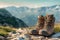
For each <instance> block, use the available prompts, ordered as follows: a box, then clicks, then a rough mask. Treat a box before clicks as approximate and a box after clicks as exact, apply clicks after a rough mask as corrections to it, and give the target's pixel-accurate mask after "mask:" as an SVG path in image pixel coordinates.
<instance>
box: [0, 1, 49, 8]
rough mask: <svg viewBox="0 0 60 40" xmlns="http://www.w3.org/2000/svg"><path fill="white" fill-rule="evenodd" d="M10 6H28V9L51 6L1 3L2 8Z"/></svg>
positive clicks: (44, 4)
mask: <svg viewBox="0 0 60 40" xmlns="http://www.w3.org/2000/svg"><path fill="white" fill-rule="evenodd" d="M8 6H16V7H21V6H27V7H30V8H37V7H42V6H49V4H47V3H40V4H31V3H6V2H0V8H3V7H8Z"/></svg>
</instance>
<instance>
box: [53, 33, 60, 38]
mask: <svg viewBox="0 0 60 40" xmlns="http://www.w3.org/2000/svg"><path fill="white" fill-rule="evenodd" d="M52 38H60V32H59V33H56V34H54V35H52Z"/></svg>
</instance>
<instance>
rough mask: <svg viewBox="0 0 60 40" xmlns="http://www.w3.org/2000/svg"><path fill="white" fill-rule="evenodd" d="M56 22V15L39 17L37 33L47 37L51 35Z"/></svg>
mask: <svg viewBox="0 0 60 40" xmlns="http://www.w3.org/2000/svg"><path fill="white" fill-rule="evenodd" d="M54 22H55V17H54V15H46V16H45V17H44V16H42V15H41V16H38V23H37V28H36V31H37V33H38V34H42V35H45V36H48V35H51V34H52V33H53V31H54Z"/></svg>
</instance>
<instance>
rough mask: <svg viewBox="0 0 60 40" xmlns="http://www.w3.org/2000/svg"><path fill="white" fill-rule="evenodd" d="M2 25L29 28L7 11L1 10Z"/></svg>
mask: <svg viewBox="0 0 60 40" xmlns="http://www.w3.org/2000/svg"><path fill="white" fill-rule="evenodd" d="M0 25H3V26H12V27H16V28H19V27H28V26H27V25H26V24H25V23H24V22H23V21H22V20H21V19H18V18H16V17H14V16H12V15H11V13H9V12H8V11H7V10H6V9H4V8H1V9H0Z"/></svg>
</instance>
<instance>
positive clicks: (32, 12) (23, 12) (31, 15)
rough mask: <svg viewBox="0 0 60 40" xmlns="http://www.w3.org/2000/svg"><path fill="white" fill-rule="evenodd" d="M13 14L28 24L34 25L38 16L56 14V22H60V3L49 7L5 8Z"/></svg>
mask: <svg viewBox="0 0 60 40" xmlns="http://www.w3.org/2000/svg"><path fill="white" fill-rule="evenodd" d="M5 9H6V10H7V11H8V12H10V13H11V14H12V15H13V16H15V17H17V18H19V19H21V20H23V21H24V22H25V23H26V24H27V25H29V26H34V25H36V23H37V16H39V15H44V16H45V15H46V14H54V16H55V18H56V23H58V22H60V5H53V6H48V7H39V8H29V7H25V6H24V7H14V6H11V7H7V8H5Z"/></svg>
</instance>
